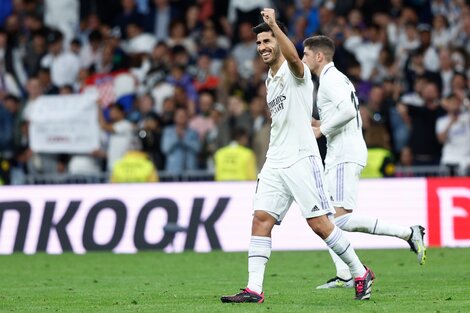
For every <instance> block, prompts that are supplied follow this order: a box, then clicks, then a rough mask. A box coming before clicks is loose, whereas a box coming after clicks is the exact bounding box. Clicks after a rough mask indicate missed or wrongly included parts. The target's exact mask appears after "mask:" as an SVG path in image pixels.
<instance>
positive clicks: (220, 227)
mask: <svg viewBox="0 0 470 313" xmlns="http://www.w3.org/2000/svg"><path fill="white" fill-rule="evenodd" d="M255 187H256V186H255V182H244V183H221V182H220V183H215V182H198V183H155V184H124V185H111V184H107V185H59V186H21V187H15V186H11V187H8V186H7V187H2V188H0V254H10V253H12V252H14V251H19V252H24V253H36V252H39V251H46V252H48V253H62V252H63V251H72V252H75V253H85V252H86V251H93V250H108V251H113V252H116V253H134V252H136V251H138V250H146V249H153V250H164V251H167V252H180V251H183V250H194V251H198V252H207V251H211V250H215V249H222V250H224V251H246V250H247V249H248V244H249V241H250V231H251V220H252V212H253V211H252V201H253V195H254V191H255ZM359 193H360V197H359V209H358V210H357V212H355V213H354V214H361V215H365V216H370V217H378V218H381V219H383V220H385V221H388V222H390V223H396V224H401V225H404V226H410V225H415V224H421V225H423V226H424V227H426V228H428V220H427V207H428V206H427V197H426V179H424V178H421V179H383V180H378V179H377V180H363V181H361V183H360V188H359ZM176 227H180V229H179V230H180V231H177V232H174V231H175V230H178V229H177V228H176ZM427 231H428V233H429V232H430V231H432V230H429V229H428V230H427ZM347 237H348V238H350V240H351V242H352V244H353V245H354V247H355V248H408V244H407V243H406V242H405V241H403V240H400V239H397V238H392V237H384V236H374V235H368V234H359V233H347ZM426 240H427V239H426ZM325 248H326V246H325V243H324V242H323V241H322V240H321V239H320V238H319V237H318V236H316V235H315V234H314V233H313V232H312V231H311V230H310V228H309V227H308V226H307V223H306V221H305V220H304V219H303V218H302V216H301V214H300V211H299V210H298V208H297V206H296V205H295V204H294V205H293V206H292V208H291V210H290V211H289V213H288V214H287V216H286V218H285V219H284V221H283V222H282V224H281V225H280V226H275V229H274V230H273V249H274V250H313V249H325Z"/></svg>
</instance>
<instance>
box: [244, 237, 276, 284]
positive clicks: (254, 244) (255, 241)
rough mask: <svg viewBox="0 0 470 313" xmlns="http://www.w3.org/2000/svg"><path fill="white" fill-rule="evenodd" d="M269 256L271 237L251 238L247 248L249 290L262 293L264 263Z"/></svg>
mask: <svg viewBox="0 0 470 313" xmlns="http://www.w3.org/2000/svg"><path fill="white" fill-rule="evenodd" d="M270 256H271V237H260V236H251V240H250V247H249V248H248V285H247V287H248V288H249V289H250V290H253V291H255V292H257V293H261V292H263V279H264V270H265V268H266V263H268V260H269V257H270Z"/></svg>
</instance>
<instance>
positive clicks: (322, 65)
mask: <svg viewBox="0 0 470 313" xmlns="http://www.w3.org/2000/svg"><path fill="white" fill-rule="evenodd" d="M325 65H326V63H323V64H321V65H320V66H319V67H318V69H317V70H316V72H315V75H317V77H320V75H321V72H322V71H323V69H324V68H325Z"/></svg>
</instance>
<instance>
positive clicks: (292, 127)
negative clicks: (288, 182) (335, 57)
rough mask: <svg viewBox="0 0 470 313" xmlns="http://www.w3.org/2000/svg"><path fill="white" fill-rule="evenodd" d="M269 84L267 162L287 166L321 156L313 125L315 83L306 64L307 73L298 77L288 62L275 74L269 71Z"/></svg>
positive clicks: (281, 166)
mask: <svg viewBox="0 0 470 313" xmlns="http://www.w3.org/2000/svg"><path fill="white" fill-rule="evenodd" d="M266 87H267V103H268V107H269V109H270V111H271V118H272V122H271V136H270V141H269V149H268V152H267V154H266V164H267V165H268V166H270V167H272V168H286V167H289V166H291V165H292V164H294V163H296V162H297V161H298V160H300V159H302V158H304V157H307V156H311V155H313V156H317V157H320V153H319V151H318V145H317V142H316V140H315V137H314V136H312V128H311V126H310V123H311V119H312V118H311V117H312V103H313V82H312V78H311V74H310V70H309V69H308V67H307V66H306V65H305V64H304V76H303V77H302V78H298V77H295V75H294V74H293V73H292V72H291V71H290V69H289V65H288V63H287V61H284V63H283V64H282V65H281V67H280V68H279V70H278V71H277V73H276V75H275V76H274V77H273V76H272V74H271V71H269V73H268V78H267V79H266Z"/></svg>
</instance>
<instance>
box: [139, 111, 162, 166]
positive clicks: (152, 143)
mask: <svg viewBox="0 0 470 313" xmlns="http://www.w3.org/2000/svg"><path fill="white" fill-rule="evenodd" d="M162 132H163V127H162V121H161V119H160V117H159V116H158V115H157V114H155V113H153V112H148V113H147V114H145V116H144V117H143V119H142V120H141V121H140V123H139V125H138V135H139V138H140V140H142V150H143V151H144V152H146V153H147V155H148V156H150V160H151V161H152V162H153V164H154V165H155V167H156V168H157V169H158V170H163V169H164V168H165V155H164V154H163V152H162V149H161V142H162Z"/></svg>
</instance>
